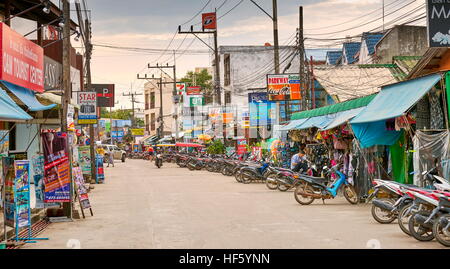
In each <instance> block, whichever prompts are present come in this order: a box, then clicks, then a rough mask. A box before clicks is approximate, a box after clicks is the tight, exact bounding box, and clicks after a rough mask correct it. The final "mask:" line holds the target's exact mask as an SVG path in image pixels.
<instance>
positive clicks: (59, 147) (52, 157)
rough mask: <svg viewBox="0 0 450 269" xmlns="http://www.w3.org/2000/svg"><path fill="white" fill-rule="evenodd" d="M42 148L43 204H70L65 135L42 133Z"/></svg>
mask: <svg viewBox="0 0 450 269" xmlns="http://www.w3.org/2000/svg"><path fill="white" fill-rule="evenodd" d="M42 145H43V147H44V186H45V192H44V202H45V203H62V202H70V178H69V169H70V163H69V156H68V151H67V133H63V132H51V131H46V132H43V133H42Z"/></svg>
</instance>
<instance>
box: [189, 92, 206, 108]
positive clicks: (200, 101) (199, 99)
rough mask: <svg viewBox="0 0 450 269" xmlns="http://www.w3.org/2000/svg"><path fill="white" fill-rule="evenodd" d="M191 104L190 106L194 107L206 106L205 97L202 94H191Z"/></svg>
mask: <svg viewBox="0 0 450 269" xmlns="http://www.w3.org/2000/svg"><path fill="white" fill-rule="evenodd" d="M189 101H190V102H189V106H190V107H194V106H204V105H205V98H204V97H203V96H202V95H200V96H190V97H189Z"/></svg>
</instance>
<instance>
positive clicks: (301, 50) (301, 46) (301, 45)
mask: <svg viewBox="0 0 450 269" xmlns="http://www.w3.org/2000/svg"><path fill="white" fill-rule="evenodd" d="M298 31H299V33H298V40H299V57H300V70H299V75H300V87H301V88H300V91H301V93H302V110H306V91H305V89H304V87H305V85H306V83H305V82H306V81H305V77H304V75H305V55H304V43H303V42H304V40H303V6H300V8H299V28H298ZM302 82H303V83H302Z"/></svg>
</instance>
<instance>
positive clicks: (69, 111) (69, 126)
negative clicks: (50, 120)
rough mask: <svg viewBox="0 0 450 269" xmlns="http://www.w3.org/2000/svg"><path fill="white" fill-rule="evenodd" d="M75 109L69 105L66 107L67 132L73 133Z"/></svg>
mask: <svg viewBox="0 0 450 269" xmlns="http://www.w3.org/2000/svg"><path fill="white" fill-rule="evenodd" d="M74 118H75V107H74V106H73V105H71V104H68V106H67V131H69V132H75V121H74Z"/></svg>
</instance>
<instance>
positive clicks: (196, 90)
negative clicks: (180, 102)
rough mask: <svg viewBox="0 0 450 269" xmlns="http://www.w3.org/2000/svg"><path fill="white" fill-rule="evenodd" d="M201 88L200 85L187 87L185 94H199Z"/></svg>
mask: <svg viewBox="0 0 450 269" xmlns="http://www.w3.org/2000/svg"><path fill="white" fill-rule="evenodd" d="M201 91H202V88H201V87H200V86H191V87H187V89H186V95H200V94H201Z"/></svg>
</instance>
